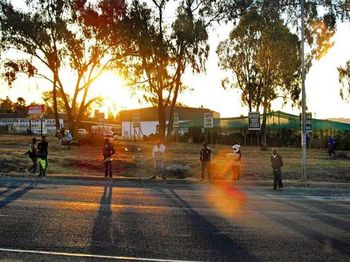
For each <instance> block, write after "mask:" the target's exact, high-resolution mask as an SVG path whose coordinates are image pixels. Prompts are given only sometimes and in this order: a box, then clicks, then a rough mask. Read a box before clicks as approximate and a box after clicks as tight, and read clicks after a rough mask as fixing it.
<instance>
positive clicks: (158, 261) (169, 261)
mask: <svg viewBox="0 0 350 262" xmlns="http://www.w3.org/2000/svg"><path fill="white" fill-rule="evenodd" d="M0 252H11V253H22V254H36V255H50V256H63V257H86V258H101V259H119V260H131V261H155V262H195V261H191V260H177V259H159V258H144V257H124V256H104V255H93V254H83V253H65V252H50V251H40V250H25V249H11V248H0Z"/></svg>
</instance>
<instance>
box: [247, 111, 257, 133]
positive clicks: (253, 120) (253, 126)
mask: <svg viewBox="0 0 350 262" xmlns="http://www.w3.org/2000/svg"><path fill="white" fill-rule="evenodd" d="M248 121H249V122H248V130H260V113H259V112H249V117H248Z"/></svg>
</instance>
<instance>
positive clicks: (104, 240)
mask: <svg viewBox="0 0 350 262" xmlns="http://www.w3.org/2000/svg"><path fill="white" fill-rule="evenodd" d="M43 182H44V183H43ZM2 259H4V260H6V259H7V260H11V261H13V260H14V261H108V260H113V259H114V260H120V261H125V260H126V261H128V260H129V261H131V260H133V261H174V260H179V261H184V260H185V261H188V260H191V261H192V260H193V261H350V192H349V190H348V189H330V188H322V189H321V188H287V189H286V190H284V191H273V190H271V189H270V188H266V187H243V186H238V185H232V184H225V183H221V184H214V185H210V184H207V183H203V184H187V185H181V184H168V183H163V182H159V183H157V182H156V183H142V184H140V183H137V182H125V181H124V182H117V183H115V182H94V181H91V182H84V183H83V182H81V183H80V182H79V181H77V182H74V183H66V182H65V181H63V180H62V181H53V182H51V181H48V180H45V181H42V180H35V179H33V180H30V179H29V180H28V179H14V178H7V179H4V178H0V260H2Z"/></svg>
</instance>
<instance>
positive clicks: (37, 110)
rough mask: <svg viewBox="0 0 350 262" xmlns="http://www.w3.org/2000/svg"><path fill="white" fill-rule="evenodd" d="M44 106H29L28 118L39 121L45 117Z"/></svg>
mask: <svg viewBox="0 0 350 262" xmlns="http://www.w3.org/2000/svg"><path fill="white" fill-rule="evenodd" d="M44 111H45V106H44V105H31V106H28V118H29V119H31V120H35V119H39V118H42V117H43V116H44Z"/></svg>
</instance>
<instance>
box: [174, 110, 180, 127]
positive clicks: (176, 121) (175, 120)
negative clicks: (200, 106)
mask: <svg viewBox="0 0 350 262" xmlns="http://www.w3.org/2000/svg"><path fill="white" fill-rule="evenodd" d="M179 120H180V116H179V113H174V121H173V127H179Z"/></svg>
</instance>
